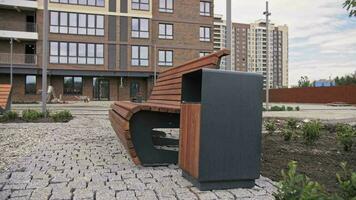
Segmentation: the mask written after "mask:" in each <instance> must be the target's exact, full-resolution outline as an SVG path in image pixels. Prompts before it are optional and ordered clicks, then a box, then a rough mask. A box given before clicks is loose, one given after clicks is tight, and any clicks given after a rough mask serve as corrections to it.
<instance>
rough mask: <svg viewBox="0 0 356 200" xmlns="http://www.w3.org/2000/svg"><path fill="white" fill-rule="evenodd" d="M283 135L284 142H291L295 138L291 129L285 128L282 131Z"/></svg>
mask: <svg viewBox="0 0 356 200" xmlns="http://www.w3.org/2000/svg"><path fill="white" fill-rule="evenodd" d="M282 135H283V138H284V141H290V140H291V139H292V137H293V130H291V129H289V128H288V127H287V128H284V129H283V130H282Z"/></svg>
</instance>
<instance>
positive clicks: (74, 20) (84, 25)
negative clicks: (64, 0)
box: [49, 11, 104, 36]
mask: <svg viewBox="0 0 356 200" xmlns="http://www.w3.org/2000/svg"><path fill="white" fill-rule="evenodd" d="M49 30H50V32H51V33H64V34H75V35H77V34H79V35H96V36H104V16H103V15H91V14H78V13H67V12H54V11H51V14H50V29H49Z"/></svg>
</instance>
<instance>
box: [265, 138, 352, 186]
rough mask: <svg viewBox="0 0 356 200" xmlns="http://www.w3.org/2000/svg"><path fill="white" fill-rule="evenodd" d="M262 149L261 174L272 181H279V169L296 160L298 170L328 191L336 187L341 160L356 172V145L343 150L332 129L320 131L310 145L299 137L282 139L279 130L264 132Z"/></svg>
mask: <svg viewBox="0 0 356 200" xmlns="http://www.w3.org/2000/svg"><path fill="white" fill-rule="evenodd" d="M262 148H263V150H262V151H263V153H262V175H263V176H266V177H268V178H270V179H272V180H273V181H279V180H281V178H282V176H281V170H282V169H286V168H287V165H288V163H289V162H290V161H292V160H294V161H297V162H298V172H300V173H303V174H305V175H307V176H308V177H309V178H310V179H311V180H313V181H317V182H319V183H320V184H322V185H323V186H324V187H325V189H326V190H327V191H328V192H335V191H337V189H338V184H337V180H336V176H335V175H336V173H337V172H339V171H340V170H341V168H340V163H341V162H347V163H348V166H349V167H350V168H352V169H353V170H354V171H356V147H355V146H354V147H353V149H352V151H351V152H344V151H343V148H342V146H341V145H339V144H338V143H337V140H336V133H334V132H331V133H330V132H326V133H323V135H322V137H321V138H320V139H319V140H318V141H317V143H316V144H315V145H312V146H307V145H306V144H305V143H304V141H303V140H302V138H294V139H292V140H291V141H289V142H285V141H284V140H283V137H282V136H281V135H279V134H278V133H275V134H273V135H268V134H264V135H263V139H262Z"/></svg>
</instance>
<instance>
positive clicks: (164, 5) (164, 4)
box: [159, 0, 174, 13]
mask: <svg viewBox="0 0 356 200" xmlns="http://www.w3.org/2000/svg"><path fill="white" fill-rule="evenodd" d="M173 1H174V0H159V11H160V12H167V13H173Z"/></svg>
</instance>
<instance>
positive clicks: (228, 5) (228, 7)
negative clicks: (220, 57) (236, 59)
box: [225, 0, 232, 70]
mask: <svg viewBox="0 0 356 200" xmlns="http://www.w3.org/2000/svg"><path fill="white" fill-rule="evenodd" d="M231 35H232V19H231V0H226V48H227V49H229V50H230V51H232V48H231V47H232V45H231V40H232V36H231ZM225 69H226V70H232V66H231V55H229V56H227V57H226V67H225Z"/></svg>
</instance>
